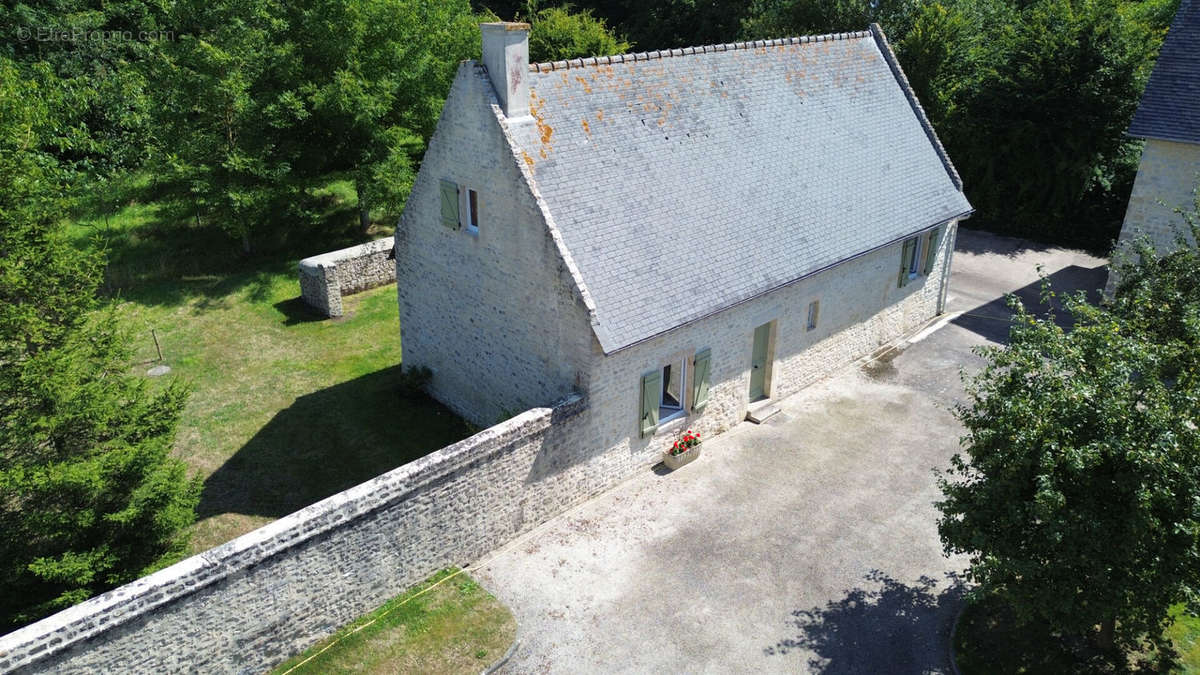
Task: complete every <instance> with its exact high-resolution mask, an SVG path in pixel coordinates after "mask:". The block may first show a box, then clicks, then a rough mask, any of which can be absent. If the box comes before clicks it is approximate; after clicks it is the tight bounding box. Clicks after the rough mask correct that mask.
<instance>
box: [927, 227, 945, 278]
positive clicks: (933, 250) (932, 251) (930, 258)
mask: <svg viewBox="0 0 1200 675" xmlns="http://www.w3.org/2000/svg"><path fill="white" fill-rule="evenodd" d="M941 232H942V228H940V227H937V228H934V229H933V231H932V232H930V233H929V246H927V247H926V248H925V274H926V275H928V274H929V273H930V272H932V271H933V263H934V262H936V261H937V246H938V235H940V234H941Z"/></svg>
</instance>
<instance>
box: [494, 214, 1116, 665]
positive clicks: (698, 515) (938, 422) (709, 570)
mask: <svg viewBox="0 0 1200 675" xmlns="http://www.w3.org/2000/svg"><path fill="white" fill-rule="evenodd" d="M1039 263H1041V264H1043V265H1045V271H1046V272H1047V273H1048V274H1050V275H1051V277H1052V279H1053V280H1054V281H1055V283H1056V285H1059V286H1064V287H1065V286H1070V287H1072V288H1086V289H1092V288H1099V287H1101V286H1103V283H1104V274H1105V272H1104V269H1103V267H1102V266H1103V264H1104V261H1102V260H1098V259H1096V258H1092V257H1090V256H1087V255H1084V254H1081V253H1077V252H1071V251H1063V250H1059V249H1046V248H1041V247H1037V246H1032V245H1029V244H1026V243H1024V242H1020V241H1017V240H1012V239H1004V238H999V237H994V236H991V235H985V234H979V233H971V232H963V233H961V234H960V237H959V245H958V252H957V253H956V257H955V262H954V272H953V278H952V283H951V290H950V299H949V301H948V305H947V315H946V320H945V321H944V322H941V323H940V324H935V325H934V326H931V328H930V330H927V331H923V332H921V333H918V334H917V335H916V336H914V337H913V341H912V342H911V343H910V344H909V345H908V346H907V347H906V348H905V349H904V350H903V351H898V352H895V353H893V354H892V355H890V356H889V357H885V358H884V359H883V360H880V361H877V362H874V363H871V364H868V365H865V366H863V365H858V366H854V367H852V368H848V369H846V370H845V371H843V372H842V373H840V374H838V375H836V376H834V377H833V378H830V379H828V380H826V381H824V382H822V383H820V384H818V385H815V386H813V387H810V388H808V389H806V390H804V391H803V392H801V393H799V394H797V395H795V396H792V397H791V398H789V399H786V400H784V401H782V402H781V408H782V413H780V414H779V415H776V416H775V417H773V418H771V419H770V420H769V421H768V422H767V423H766V424H764V425H761V426H755V425H751V424H741V425H739V426H737V427H735V428H734V429H732V430H731V431H729V432H727V433H725V434H723V435H722V436H720V437H718V438H714V439H712V440H710V441H707V442H706V443H705V445H704V450H703V455H702V456H701V458H700V459H699V460H698V461H697V462H695V463H693V464H691V465H689V466H686V467H684V468H683V469H681V470H680V471H678V472H675V473H671V474H666V473H663V472H652V471H649V470H648V471H646V472H645V473H644V474H641V475H638V476H636V477H634V478H633V479H631V480H629V481H627V482H626V483H624V484H622V485H620V486H618V487H617V488H616V489H614V490H612V491H610V492H608V493H606V494H604V495H602V496H601V497H599V498H597V499H594V500H592V501H590V502H588V503H586V504H583V505H582V506H580V507H577V508H576V509H574V510H572V511H570V512H568V513H566V514H564V515H562V516H560V517H558V518H556V519H555V520H553V521H551V522H549V523H547V524H545V525H544V526H542V527H540V528H538V529H537V530H535V531H533V532H531V533H530V534H528V535H526V536H525V537H522V538H521V539H518V540H517V541H515V542H513V543H512V544H511V545H509V546H508V547H506V548H505V549H504V550H503V551H501V552H500V553H499V554H498V555H497V556H496V557H494V558H492V559H491V560H490V561H488V562H487V564H486V565H485V566H484V567H483V568H482V569H481V570H479V572H477V574H476V577H477V578H478V579H479V580H480V581H481V582H482V583H483V585H484V586H485V587H486V588H487V589H488V590H490V591H491V592H492V593H494V594H495V595H496V596H497V597H499V598H500V599H501V600H502V601H503V602H504V603H505V604H507V605H508V606H509V607H510V608H511V609H512V611H513V613H514V614H515V615H516V617H517V621H518V624H519V629H518V633H519V640H520V643H521V644H520V647H519V648H518V650H517V652H516V654H515V655H514V656H513V658H512V660H511V661H510V662H509V665H508V666H507V667H506V672H514V673H526V672H539V673H540V672H598V671H603V672H614V671H622V672H689V673H691V672H730V671H739V672H741V671H771V672H809V671H811V672H825V673H877V672H887V673H897V672H899V673H925V672H946V671H947V670H948V666H949V664H948V660H947V650H948V641H947V638H948V633H949V629H950V625H951V622H952V619H953V616H954V614H955V612H956V610H957V608H958V606H959V602H960V598H961V594H962V589H961V585H960V584H959V583H958V581H957V577H956V572H958V571H960V570H961V569H962V567H963V560H961V559H947V558H946V557H944V556H943V553H942V549H941V545H940V543H939V541H938V537H937V526H936V519H937V511H936V509H935V508H934V507H933V502H934V501H935V500H936V499H938V496H939V493H938V490H937V486H936V482H935V469H937V468H941V467H945V466H946V465H947V460H948V459H949V457H950V456H951V455H952V454H954V452H955V451H956V450H957V439H958V436H959V435H960V433H961V429H960V427H959V426H958V424H957V422H956V421H955V419H954V417H953V415H952V414H951V412H950V408H951V407H952V405H953V403H954V402H955V401H956V400H958V399H959V398H960V396H961V393H962V388H961V384H960V381H959V369H960V367H965V368H967V369H973V368H975V367H978V364H979V359H978V357H976V356H974V355H972V354H971V348H972V347H973V346H974V345H977V344H981V343H984V342H986V341H990V340H999V339H1003V336H1004V335H1005V333H1006V327H1005V326H1006V324H1005V317H1006V316H1007V314H1006V310H1005V309H1004V306H1003V302H1002V300H1000V298H1001V296H1002V295H1003V294H1004V293H1006V292H1012V291H1019V292H1020V295H1022V296H1023V297H1026V298H1031V299H1034V300H1036V298H1037V296H1038V293H1037V279H1038V277H1037V272H1036V265H1037V264H1039ZM939 325H940V327H938V326H939Z"/></svg>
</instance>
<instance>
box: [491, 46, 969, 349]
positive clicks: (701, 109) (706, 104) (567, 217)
mask: <svg viewBox="0 0 1200 675" xmlns="http://www.w3.org/2000/svg"><path fill="white" fill-rule="evenodd" d="M872 29H873V31H874V32H871V31H863V32H858V33H843V34H838V35H826V36H816V37H811V38H791V39H786V40H772V41H761V42H754V43H739V44H737V45H717V46H714V47H697V48H689V49H684V50H680V49H676V50H671V51H664V52H654V53H650V54H633V55H625V56H623V57H604V58H600V59H586V60H576V61H572V62H559V63H555V64H539V65H534V66H530V74H529V76H530V84H529V86H530V100H531V114H532V115H533V119H527V120H526V121H524V122H522V121H521V120H519V119H513V120H509V122H508V132H509V135H510V138H511V139H512V142H513V144H514V145H515V146H516V147H515V151H516V154H517V155H518V156H519V157H521V158H522V159H523V160H524V162H525V163H526V164H527V165H528V168H529V170H530V173H531V175H532V180H533V183H534V186H535V188H536V189H537V190H538V191H539V193H540V195H541V197H542V198H543V200H544V208H545V209H546V211H547V214H548V218H549V219H550V220H551V222H552V226H553V227H556V228H557V229H558V232H559V234H560V236H561V238H562V241H563V243H564V245H565V248H566V250H567V252H568V256H569V258H570V259H573V262H574V264H575V266H576V267H577V269H578V273H579V277H581V278H582V284H583V285H584V286H585V287H586V289H585V290H584V292H585V293H586V294H588V295H590V297H591V301H592V303H594V311H595V315H594V317H593V326H594V327H595V329H596V336H597V338H598V339H599V341H600V344H601V347H602V348H603V349H604V351H605V352H606V353H611V352H613V351H616V350H619V349H622V348H624V347H628V346H630V345H632V344H635V343H638V342H640V341H643V340H646V339H648V338H651V337H654V336H656V335H658V334H660V333H663V332H665V331H668V330H670V329H672V328H675V327H678V326H680V325H683V324H686V323H689V322H691V321H694V320H696V319H699V318H702V317H705V316H708V315H711V314H713V313H715V312H718V311H721V310H722V309H725V308H728V307H730V306H733V305H735V304H738V303H740V302H743V301H745V300H748V299H750V298H753V297H755V296H758V295H761V294H763V293H766V292H768V291H770V290H772V289H775V288H778V287H780V286H783V285H785V284H788V283H791V282H793V281H796V280H798V279H800V278H802V277H804V276H806V275H809V274H812V273H813V272H816V271H819V270H822V269H824V268H827V267H829V266H831V265H834V264H837V263H839V262H841V261H845V260H847V259H849V258H853V257H856V256H858V255H861V254H862V253H864V252H867V251H869V250H872V249H875V248H878V247H881V246H885V245H888V244H890V243H893V242H896V241H898V240H900V239H903V238H905V237H907V236H910V235H912V234H914V233H916V232H919V231H921V230H923V229H927V228H930V227H933V226H935V225H938V224H941V223H944V222H946V221H948V220H951V219H953V218H957V217H961V216H965V215H968V214H969V213H970V211H971V206H970V204H968V203H967V200H966V198H965V197H964V196H963V194H962V191H961V184H960V183H959V182H958V176H957V174H956V173H954V169H953V166H952V165H951V164H950V161H949V159H948V158H946V156H945V154H944V151H943V150H942V148H941V145H940V144H939V143H937V139H936V137H935V136H934V134H933V131H932V128H930V127H929V125H928V122H927V120H925V117H924V114H923V113H922V112H921V110H920V106H919V105H918V104H916V102H915V98H913V96H912V92H911V89H910V88H909V87H908V85H907V81H906V80H904V79H903V75H902V74H901V73H900V71H899V67H898V66H897V65H896V64H895V60H894V56H893V55H892V53H891V50H890V49H889V48H888V46H887V43H886V41H885V40H884V38H883V35H882V33H880V32H878V29H877V27H872ZM880 292H881V293H882V292H884V289H880Z"/></svg>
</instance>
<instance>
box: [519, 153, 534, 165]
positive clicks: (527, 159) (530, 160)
mask: <svg viewBox="0 0 1200 675" xmlns="http://www.w3.org/2000/svg"><path fill="white" fill-rule="evenodd" d="M521 159H523V160H525V163H526V164H528V165H529V168H531V169H532V168H533V158H532V157H530V156H529V153H528V152H525V151H524V150H522V151H521Z"/></svg>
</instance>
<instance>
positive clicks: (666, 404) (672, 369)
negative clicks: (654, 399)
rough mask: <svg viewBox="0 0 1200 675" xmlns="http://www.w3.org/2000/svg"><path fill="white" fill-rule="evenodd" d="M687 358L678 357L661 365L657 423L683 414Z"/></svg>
mask: <svg viewBox="0 0 1200 675" xmlns="http://www.w3.org/2000/svg"><path fill="white" fill-rule="evenodd" d="M686 379H687V360H685V359H679V360H677V361H673V362H671V363H668V364H667V365H665V366H663V368H662V392H661V393H660V395H659V398H658V421H659V423H662V422H666V421H668V420H673V419H675V418H676V417H678V416H680V415H682V414H683V392H684V385H685V384H687V383H686V382H685V380H686Z"/></svg>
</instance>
